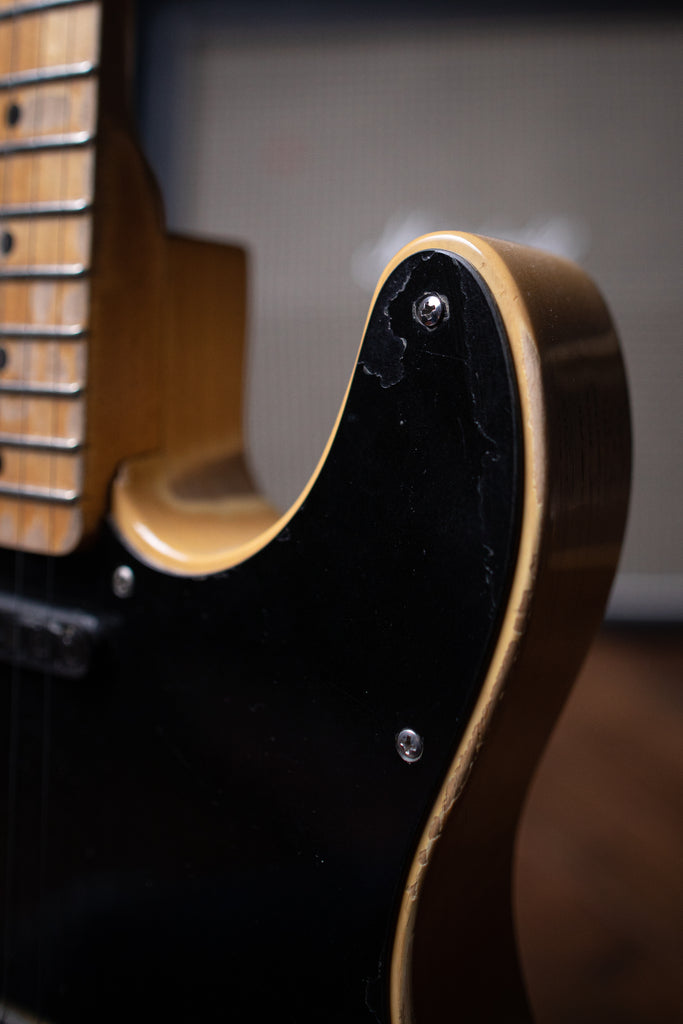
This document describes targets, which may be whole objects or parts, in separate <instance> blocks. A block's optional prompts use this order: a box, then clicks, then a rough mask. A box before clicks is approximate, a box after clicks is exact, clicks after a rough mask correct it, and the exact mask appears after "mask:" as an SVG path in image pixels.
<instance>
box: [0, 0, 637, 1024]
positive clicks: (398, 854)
mask: <svg viewBox="0 0 683 1024" xmlns="http://www.w3.org/2000/svg"><path fill="white" fill-rule="evenodd" d="M0 14H1V15H2V17H1V18H0V59H1V60H2V61H3V62H4V63H3V67H2V71H1V72H0V78H1V84H2V88H3V94H2V95H3V103H4V106H3V110H2V115H3V120H2V123H3V127H2V132H3V134H2V145H3V146H4V149H3V151H2V158H1V163H0V167H1V171H2V185H1V187H2V199H1V202H0V205H1V207H2V218H3V219H2V231H3V232H4V234H3V236H2V237H3V239H4V241H3V244H2V247H1V248H2V252H3V255H2V256H1V257H0V260H2V262H0V274H1V276H0V333H1V334H2V339H1V342H0V347H1V348H2V353H3V355H2V358H1V359H0V363H1V365H0V450H1V451H2V458H3V461H2V470H1V472H0V548H1V550H0V696H1V699H2V705H1V707H0V722H2V728H3V732H2V736H1V737H0V742H1V743H2V745H3V747H4V749H5V750H6V751H7V757H6V761H5V762H4V765H3V769H2V778H1V779H0V793H2V800H3V801H4V802H3V804H2V807H1V808H0V814H2V820H3V821H4V822H6V829H5V831H4V835H3V843H2V851H1V852H2V861H1V863H0V871H1V872H2V875H1V877H3V878H4V880H5V886H4V894H5V895H4V903H3V909H2V913H3V930H2V936H3V938H2V944H3V950H2V962H3V964H4V969H3V970H4V974H3V979H2V986H1V988H0V995H1V997H2V1000H3V1006H2V1013H4V1015H5V1018H6V1019H7V1020H8V1021H14V1020H15V1019H17V1020H28V1019H41V1020H48V1021H52V1022H53V1024H81V1022H82V1024H85V1022H88V1024H90V1022H91V1021H93V1020H95V1019H97V1020H98V1021H99V1024H109V1022H111V1024H114V1022H115V1021H116V1022H117V1024H118V1022H120V1020H121V1019H123V1018H125V1019H127V1020H131V1019H132V1020H135V1021H137V1020H139V1021H143V1020H145V1021H146V1020H150V1019H158V1020H164V1021H166V1022H168V1024H173V1022H177V1024H181V1022H182V1024H187V1021H188V1020H197V1021H199V1020H204V1019H205V1018H209V1017H210V1018H212V1019H215V1018H216V1017H218V1019H220V1020H226V1021H227V1020H232V1019H251V1020H283V1021H295V1022H296V1024H306V1022H310V1024H313V1022H316V1024H318V1022H320V1021H326V1022H328V1024H335V1022H339V1024H341V1022H342V1021H343V1022H344V1024H348V1022H349V1021H354V1022H356V1021H364V1020H367V1021H368V1022H370V1021H377V1020H379V1021H382V1022H385V1024H444V1022H445V1021H451V1020H453V1021H466V1022H468V1024H473V1022H481V1024H489V1022H491V1021H504V1022H506V1024H508V1022H509V1024H514V1022H521V1021H529V1020H531V1012H530V1009H529V1001H528V997H527V993H526V991H525V986H524V981H523V979H522V976H521V973H520V970H519V966H518V959H517V954H516V943H515V931H514V907H513V905H512V899H511V889H512V883H511V879H512V866H513V857H514V841H515V832H516V826H517V822H518V820H519V816H520V813H521V809H522V805H523V801H524V796H525V792H526V789H527V787H528V784H529V781H530V778H531V775H532V773H533V770H534V766H535V764H536V763H537V761H538V758H539V756H540V753H541V751H542V748H543V745H544V744H545V742H546V740H547V737H548V735H549V732H550V730H551V729H552V726H553V723H554V721H555V719H556V717H557V715H558V713H559V711H560V709H561V706H562V703H563V701H564V699H565V697H566V694H567V692H568V689H569V687H570V686H571V683H572V681H573V679H574V676H575V675H576V672H577V671H578V668H579V666H580V664H581V661H582V659H583V656H584V654H585V652H586V650H587V647H588V645H589V643H590V640H591V638H592V636H593V634H594V632H595V630H596V628H597V626H598V625H599V623H600V620H601V617H602V614H603V609H604V605H605V601H606V598H607V594H608V591H609V587H610V583H611V580H612V576H613V573H614V570H615V567H616V563H617V559H618V556H619V548H620V544H621V538H622V533H623V528H624V520H625V515H626V505H627V498H628V488H629V472H630V434H629V416H628V402H627V394H626V384H625V379H624V371H623V365H622V361H621V357H620V353H619V347H618V342H617V339H616V336H615V333H614V329H613V325H612V322H611V319H610V316H609V313H608V312H607V310H606V307H605V305H604V303H603V301H602V299H601V297H600V295H599V293H598V291H597V289H596V288H595V286H594V285H593V284H592V283H591V282H590V281H589V280H588V278H587V277H586V276H585V275H584V274H583V273H582V272H581V271H580V270H579V269H578V268H576V267H574V266H573V265H571V264H568V263H565V262H564V261H561V260H558V259H555V258H554V257H552V256H550V255H547V254H543V253H540V252H535V251H532V250H529V249H525V248H523V247H519V246H515V245H511V244H509V243H506V242H501V241H496V240H491V239H484V238H479V237H475V236H472V235H467V234H461V233H458V232H451V231H449V232H441V233H435V234H432V235H428V236H425V237H423V238H421V239H418V240H416V241H415V242H414V243H412V244H411V245H409V246H407V247H406V248H405V249H403V250H402V251H401V252H400V253H399V254H398V255H397V257H396V258H395V260H394V261H392V263H391V264H390V265H389V267H388V268H387V270H386V271H385V273H384V275H383V277H382V280H381V281H380V283H379V285H378V289H377V292H376V295H375V297H374V299H373V303H372V306H371V310H370V313H369V316H368V321H367V324H366V329H365V335H364V339H363V343H362V345H361V348H360V351H359V354H358V359H357V362H356V365H355V367H354V371H353V374H352V377H351V382H350V384H349V389H348V391H347V394H346V396H345V398H344V400H343V402H342V406H341V409H340V412H339V416H338V418H337V421H336V423H335V426H334V429H333V431H332V434H331V437H330V439H329V442H328V444H327V446H326V448H325V450H324V452H323V454H322V456H321V459H320V462H319V464H318V466H317V467H316V468H315V470H314V472H313V474H312V476H311V479H310V480H309V482H308V483H307V485H306V487H305V488H304V489H303V491H302V493H301V495H300V496H299V498H298V499H297V500H296V501H295V502H294V503H293V505H292V506H291V508H289V509H288V510H286V511H285V512H284V513H282V514H279V513H277V512H276V511H275V510H274V509H272V508H271V507H270V505H269V503H268V502H267V501H266V500H265V499H264V498H263V497H262V496H261V495H259V494H258V493H257V492H256V491H255V490H254V487H253V485H252V482H251V478H250V475H249V472H248V469H247V467H246V463H245V460H244V456H243V438H242V427H241V423H242V411H243V406H242V394H241V392H242V378H243V340H244V337H243V336H244V328H245V294H246V261H245V256H244V253H243V252H242V251H241V250H239V249H237V248H233V247H229V246H220V245H216V244H213V243H207V242H196V241H191V240H188V239H180V238H174V237H169V236H168V235H167V234H166V232H165V229H164V224H163V215H162V210H161V203H160V201H159V197H158V195H157V192H156V189H155V186H154V184H153V182H152V180H151V178H150V175H149V173H148V171H147V168H146V166H145V163H144V160H143V159H142V157H141V156H140V153H139V150H138V149H137V147H136V145H135V143H134V141H133V134H132V130H131V126H130V123H129V118H128V113H127V103H126V83H127V82H128V81H129V78H130V76H129V74H128V71H127V61H128V56H127V55H128V54H129V52H130V49H129V43H128V30H129V26H130V21H129V9H128V4H127V3H116V2H111V3H100V2H92V0H89V2H76V0H71V2H60V3H39V4H38V3H28V2H26V3H23V2H15V3H10V2H8V0H0ZM302 273H305V268H303V267H302Z"/></svg>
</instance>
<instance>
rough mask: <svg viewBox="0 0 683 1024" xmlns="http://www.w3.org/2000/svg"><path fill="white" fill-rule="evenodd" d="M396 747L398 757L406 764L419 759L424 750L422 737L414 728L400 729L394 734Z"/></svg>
mask: <svg viewBox="0 0 683 1024" xmlns="http://www.w3.org/2000/svg"><path fill="white" fill-rule="evenodd" d="M396 749H397V751H398V754H399V757H402V758H403V760H404V761H407V762H408V764H412V763H413V762H414V761H419V760H420V758H421V757H422V751H423V750H424V743H423V742H422V737H421V736H420V735H419V734H418V733H416V732H415V730H414V729H401V731H400V732H399V733H398V734H397V736H396Z"/></svg>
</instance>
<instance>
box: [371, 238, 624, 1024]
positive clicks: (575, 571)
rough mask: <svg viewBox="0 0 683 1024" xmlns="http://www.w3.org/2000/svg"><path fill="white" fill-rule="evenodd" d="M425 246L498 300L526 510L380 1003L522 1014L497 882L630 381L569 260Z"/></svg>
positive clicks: (593, 625)
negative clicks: (503, 600)
mask: <svg viewBox="0 0 683 1024" xmlns="http://www.w3.org/2000/svg"><path fill="white" fill-rule="evenodd" d="M422 247H425V248H427V247H429V248H431V247H434V248H439V249H444V250H446V251H449V252H453V253H456V254H458V255H459V256H461V257H462V258H464V259H466V260H467V261H468V262H470V263H471V265H472V266H473V267H474V268H475V270H476V271H477V272H478V273H479V274H480V275H481V277H482V279H483V281H484V282H485V284H486V286H487V287H488V288H489V289H490V291H491V294H492V296H493V297H494V301H495V302H496V303H497V305H498V309H499V311H500V315H501V318H502V322H503V325H504V328H505V332H506V334H507V337H508V340H509V344H510V350H511V353H512V357H513V361H514V368H515V375H516V379H517V384H518V388H519V397H520V403H521V408H522V422H523V434H524V510H523V515H522V525H521V535H520V542H519V549H518V556H517V563H516V566H515V571H514V578H513V581H512V584H511V590H510V596H509V600H508V604H507V608H506V611H505V616H504V620H503V622H502V624H501V629H500V633H499V636H498V640H497V643H496V645H495V649H494V651H493V653H492V656H491V660H490V663H489V666H488V670H487V672H486V676H485V679H484V682H483V685H482V687H481V691H480V694H479V698H478V701H477V705H476V707H475V708H474V711H473V713H472V715H471V718H470V720H469V722H468V725H467V728H466V730H465V733H464V735H463V737H462V739H461V741H460V744H459V746H458V749H457V753H456V755H455V758H454V759H453V762H452V764H451V768H450V771H449V773H448V776H447V778H446V779H445V781H444V784H443V786H442V788H441V791H440V793H439V796H438V799H437V801H436V802H435V804H434V808H433V810H432V813H431V815H430V816H429V820H428V823H427V825H426V827H425V830H424V833H423V836H422V839H421V841H420V843H419V846H418V850H417V852H416V855H415V857H414V859H413V863H412V867H411V869H410V871H409V874H408V878H407V883H406V888H405V892H404V895H403V899H402V904H401V910H400V915H399V922H398V927H397V932H396V943H395V946H394V954H393V964H392V1020H394V1021H396V1024H408V1022H414V1024H431V1022H434V1024H437V1022H443V1021H445V1020H453V1021H456V1020H463V1021H467V1022H468V1024H469V1022H475V1021H481V1022H482V1024H484V1022H488V1021H492V1020H501V1021H503V1020H504V1021H506V1022H510V1024H513V1022H517V1021H519V1022H523V1021H529V1020H530V1019H531V1011H530V1008H529V1004H528V1001H527V995H526V993H525V989H524V983H523V981H522V975H521V971H520V969H519V967H518V959H517V951H516V941H515V931H514V915H513V911H514V908H513V905H512V899H511V892H512V876H513V867H514V841H515V833H516V828H517V823H518V821H519V817H520V814H521V811H522V807H523V802H524V798H525V794H526V790H527V788H528V785H529V782H530V780H531V777H532V774H533V771H534V769H535V767H536V765H537V763H538V760H539V758H540V756H541V754H542V751H543V748H544V746H545V744H546V742H547V740H548V737H549V735H550V732H551V730H552V727H553V725H554V723H555V721H556V719H557V716H558V715H559V713H560V711H561V709H562V706H563V703H564V701H565V699H566V696H567V694H568V692H569V689H570V687H571V685H572V683H573V681H574V679H575V677H576V675H577V673H578V671H579V668H580V666H581V663H582V661H583V658H584V656H585V654H586V652H587V650H588V647H589V645H590V643H591V641H592V639H593V637H594V635H595V632H596V630H597V629H598V627H599V624H600V622H601V620H602V616H603V614H604V607H605V604H606V601H607V597H608V595H609V589H610V586H611V583H612V579H613V575H614V572H615V570H616V565H617V562H618V557H619V552H620V548H621V541H622V537H623V532H624V528H625V520H626V511H627V507H628V494H629V484H630V461H631V445H630V417H629V407H628V393H627V386H626V380H625V374H624V367H623V362H622V359H621V354H620V350H619V344H618V340H617V337H616V334H615V332H614V328H613V325H612V322H611V319H610V316H609V312H608V311H607V309H606V307H605V305H604V302H603V300H602V298H601V296H600V295H599V293H598V291H597V289H596V288H595V286H594V285H593V283H592V282H591V281H590V279H589V278H588V277H587V276H586V275H585V274H583V273H582V272H581V271H580V270H579V268H577V267H576V266H574V265H573V264H570V263H567V262H565V261H563V260H560V259H557V258H555V257H552V256H550V255H548V254H544V253H540V252H535V251H531V250H528V249H525V248H524V247H521V246H516V245H513V244H511V243H506V242H500V241H496V240H491V239H483V238H479V237H476V236H471V235H459V234H458V235H454V234H439V235H431V236H425V237H424V238H421V239H418V240H416V242H414V243H412V244H411V245H410V246H408V247H407V248H406V249H405V250H403V251H402V253H401V254H399V256H397V258H396V259H397V261H398V260H400V259H402V258H405V256H406V255H407V254H408V253H409V252H412V251H415V250H416V249H418V248H422ZM388 269H390V268H388ZM387 272H388V271H387ZM456 1006H457V1007H458V1010H457V1012H456V1011H455V1010H454V1009H453V1008H454V1007H456Z"/></svg>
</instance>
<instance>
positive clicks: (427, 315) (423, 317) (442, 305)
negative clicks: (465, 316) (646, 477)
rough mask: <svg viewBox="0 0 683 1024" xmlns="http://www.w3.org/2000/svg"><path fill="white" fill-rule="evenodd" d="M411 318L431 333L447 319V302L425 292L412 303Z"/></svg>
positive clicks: (442, 298) (438, 296) (441, 297)
mask: <svg viewBox="0 0 683 1024" xmlns="http://www.w3.org/2000/svg"><path fill="white" fill-rule="evenodd" d="M413 316H414V317H415V319H416V320H417V322H418V323H419V324H420V325H421V326H422V327H425V328H426V329H427V330H428V331H433V330H434V328H435V327H438V326H439V324H440V323H443V322H444V320H446V319H447V318H448V302H447V301H446V299H445V298H444V297H443V295H437V293H436V292H427V293H426V294H425V295H423V296H422V298H420V299H417V300H416V302H414V303H413Z"/></svg>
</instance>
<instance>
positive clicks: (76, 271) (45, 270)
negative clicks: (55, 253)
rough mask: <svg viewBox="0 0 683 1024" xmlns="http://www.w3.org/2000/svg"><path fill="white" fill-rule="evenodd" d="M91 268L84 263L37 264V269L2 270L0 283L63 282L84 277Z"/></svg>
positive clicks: (14, 268) (15, 268) (24, 267)
mask: <svg viewBox="0 0 683 1024" xmlns="http://www.w3.org/2000/svg"><path fill="white" fill-rule="evenodd" d="M88 270H89V267H87V266H85V265H84V264H83V263H59V264H57V263H55V264H50V263H46V264H44V265H43V264H37V265H36V266H35V267H29V266H23V267H22V266H16V267H12V268H7V269H3V270H0V281H17V280H19V281H35V280H36V279H38V278H40V279H41V280H42V279H43V278H45V279H46V280H57V281H61V280H62V279H64V278H67V279H71V278H74V277H84V276H85V275H86V274H87V273H88Z"/></svg>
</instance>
